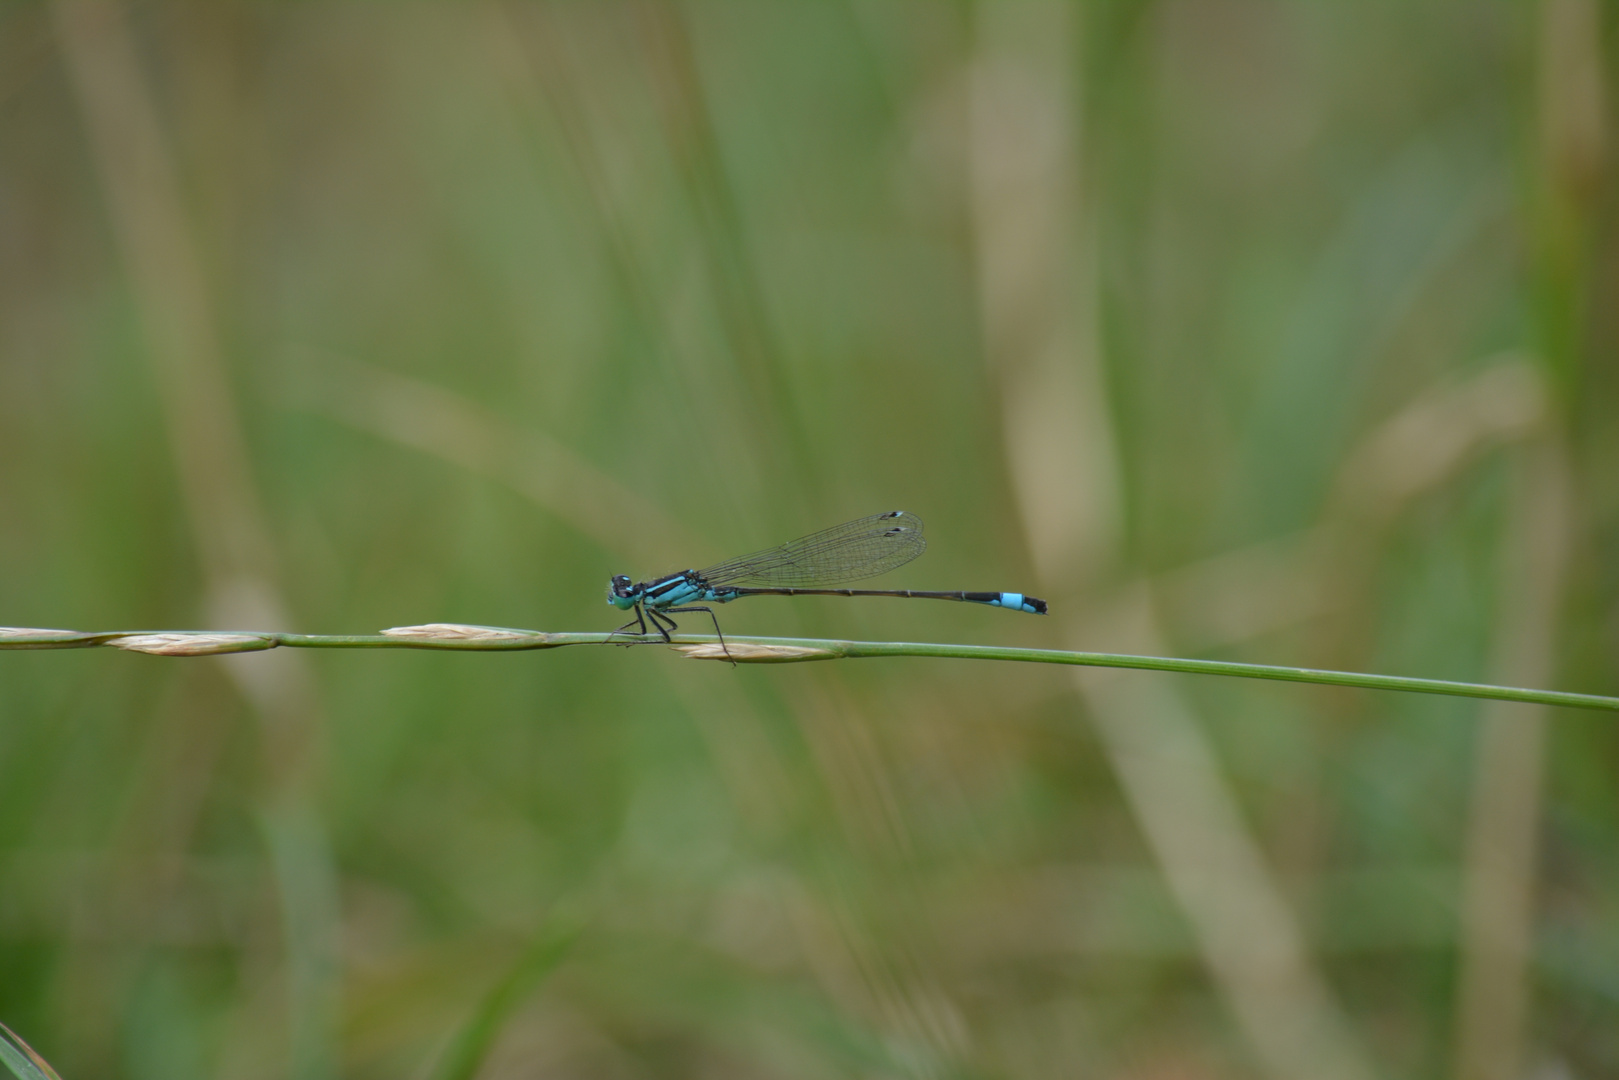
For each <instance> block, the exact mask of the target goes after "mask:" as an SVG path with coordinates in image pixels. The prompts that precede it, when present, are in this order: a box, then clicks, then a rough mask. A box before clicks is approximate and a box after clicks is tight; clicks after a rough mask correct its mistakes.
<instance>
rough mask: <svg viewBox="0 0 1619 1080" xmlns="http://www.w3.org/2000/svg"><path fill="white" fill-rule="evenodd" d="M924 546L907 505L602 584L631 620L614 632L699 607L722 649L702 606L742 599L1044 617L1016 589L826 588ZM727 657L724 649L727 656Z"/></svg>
mask: <svg viewBox="0 0 1619 1080" xmlns="http://www.w3.org/2000/svg"><path fill="white" fill-rule="evenodd" d="M926 548H927V540H925V539H924V538H923V536H922V521H921V519H920V518H918V517H917V516H916V515H915V514H908V513H906V512H905V511H904V510H890V511H889V512H888V513H886V514H873V515H872V516H871V517H863V518H857V519H856V520H854V521H846V522H844V523H843V524H842V525H834V526H832V528H830V529H823V530H821V531H820V532H818V533H810V534H809V535H808V536H801V537H799V538H798V539H797V540H789V541H788V542H787V543H785V544H782V545H781V546H780V547H773V548H766V549H765V550H763V551H755V552H754V553H753V554H751V555H743V556H741V557H740V558H736V559H731V560H729V561H727V562H722V563H718V564H716V565H714V566H710V567H709V568H708V569H707V570H682V571H680V572H679V573H678V574H665V575H664V576H663V577H660V578H654V579H653V580H651V581H641V582H637V583H636V584H634V585H631V584H630V579H629V578H628V577H626V576H625V575H623V574H619V575H617V576H616V577H614V578H613V580H612V581H611V582H610V583H609V585H608V587H607V602H608V603H609V604H612V605H613V606H614V607H616V608H618V609H620V610H622V611H632V610H633V611H634V612H635V618H634V619H632V620H631V621H630V622H627V623H625V624H624V625H623V626H621V627H619V628H618V629H617V630H614V631H613V633H614V634H621V633H623V632H624V631H626V630H628V629H629V628H630V627H632V626H634V627H636V628H637V630H636V632H637V633H638V634H641V635H643V636H644V635H645V634H646V633H647V624H648V623H649V622H650V623H651V624H652V630H653V632H654V633H657V634H659V635H660V636H661V637H662V638H663V640H665V641H668V640H669V632H670V631H671V630H678V629H679V627H678V626H677V625H676V623H675V621H674V619H672V618H670V616H671V615H680V614H683V613H686V612H692V611H701V612H703V613H704V614H706V615H707V616H708V617H709V618H710V619H713V620H714V633H716V634H718V635H719V639H720V646H721V647H722V648H723V647H724V645H725V635H724V634H723V633H721V631H720V621H719V619H718V618H716V617H715V615H714V609H713V608H709V607H704V606H703V605H704V604H729V603H730V602H731V601H732V600H736V599H738V598H740V597H744V596H907V597H912V598H917V599H923V600H962V601H965V602H967V603H969V604H988V605H989V606H990V607H1001V608H1010V609H1012V610H1013V611H1026V612H1028V613H1029V614H1030V615H1044V614H1045V613H1046V602H1045V601H1044V600H1038V599H1036V598H1034V597H1032V596H1025V595H1024V594H1022V593H1014V592H915V591H912V590H910V589H829V588H825V586H827V585H839V584H842V583H843V582H846V581H861V580H863V579H865V578H870V577H876V576H877V575H878V574H886V573H887V572H888V571H890V570H893V569H895V568H897V567H900V566H904V565H905V564H906V563H908V562H910V561H911V560H912V559H914V558H916V557H917V556H918V555H920V554H922V552H923V551H924V550H925V549H926ZM727 655H729V653H727Z"/></svg>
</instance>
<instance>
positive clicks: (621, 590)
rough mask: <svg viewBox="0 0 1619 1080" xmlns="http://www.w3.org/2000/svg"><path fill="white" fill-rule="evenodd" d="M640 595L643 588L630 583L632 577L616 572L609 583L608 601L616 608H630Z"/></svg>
mask: <svg viewBox="0 0 1619 1080" xmlns="http://www.w3.org/2000/svg"><path fill="white" fill-rule="evenodd" d="M640 595H641V590H639V589H637V588H636V587H635V586H634V585H632V584H630V579H629V578H628V577H626V576H625V575H623V574H614V575H613V579H612V580H611V581H609V582H608V583H607V602H608V603H609V604H612V605H613V606H614V607H616V608H622V609H624V610H626V611H627V610H629V609H630V608H632V607H634V606H635V601H636V600H637V599H639V598H640Z"/></svg>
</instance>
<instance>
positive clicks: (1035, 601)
mask: <svg viewBox="0 0 1619 1080" xmlns="http://www.w3.org/2000/svg"><path fill="white" fill-rule="evenodd" d="M734 594H735V595H736V596H903V597H909V598H911V599H916V600H960V601H964V602H966V603H969V604H988V605H989V606H990V607H1000V608H1007V609H1009V610H1011V611H1022V612H1026V613H1028V614H1030V615H1044V614H1045V613H1046V602H1045V601H1044V600H1041V599H1039V598H1038V597H1034V596H1025V595H1024V594H1022V593H1006V592H915V591H913V590H911V589H736V590H734Z"/></svg>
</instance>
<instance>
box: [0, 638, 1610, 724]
mask: <svg viewBox="0 0 1619 1080" xmlns="http://www.w3.org/2000/svg"><path fill="white" fill-rule="evenodd" d="M609 639H611V640H612V642H613V643H615V644H625V645H632V644H660V643H661V639H658V638H635V637H628V636H626V635H623V634H618V635H610V634H606V633H601V632H590V633H545V632H542V631H538V630H517V629H509V628H505V627H475V626H462V625H458V624H455V625H452V624H436V625H435V626H433V627H403V628H400V629H396V630H393V631H386V632H384V633H382V634H280V633H269V632H262V633H261V632H248V631H228V632H227V631H189V630H188V631H110V632H104V633H79V632H76V631H65V630H56V631H52V630H38V631H30V630H18V629H7V630H0V649H82V648H94V647H96V646H101V645H111V646H115V647H118V648H122V649H125V650H128V651H134V652H149V653H154V654H157V655H166V656H203V655H214V654H218V653H228V652H255V651H259V650H262V649H273V648H276V647H278V646H281V647H286V648H298V649H390V648H391V649H399V648H405V649H451V650H467V651H473V652H503V651H518V652H521V651H526V650H530V649H554V648H559V647H561V646H564V645H600V644H603V643H606V642H607V641H608V640H609ZM725 640H726V644H727V645H729V646H730V654H729V656H728V655H727V654H725V653H722V652H721V651H720V650H719V648H718V647H717V646H718V645H719V638H717V637H715V636H713V635H712V634H676V635H674V638H673V643H674V644H675V645H676V646H680V647H682V648H683V650H684V651H685V652H686V654H687V655H688V656H689V657H691V658H692V659H700V660H726V659H735V660H736V661H738V662H741V663H777V664H780V663H796V662H800V661H808V660H853V659H860V658H866V657H889V656H932V657H940V658H949V659H954V660H1010V661H1017V662H1022V663H1030V664H1074V665H1078V666H1081V667H1111V668H1136V669H1140V670H1144V671H1174V672H1180V673H1182V674H1186V675H1226V676H1233V677H1236V678H1243V679H1273V680H1277V681H1280V682H1299V683H1315V684H1318V685H1322V686H1351V687H1356V688H1358V689H1362V690H1399V691H1404V692H1406V693H1415V694H1445V695H1449V696H1451V697H1471V698H1489V699H1491V700H1495V701H1521V702H1524V703H1526V704H1531V705H1560V706H1564V707H1567V708H1573V709H1609V710H1614V711H1619V698H1615V697H1604V696H1601V695H1599V694H1576V693H1570V692H1567V691H1563V690H1532V689H1528V688H1525V687H1517V686H1491V685H1488V684H1485V683H1465V682H1452V681H1450V680H1447V679H1419V678H1412V677H1409V676H1404V675H1373V674H1369V673H1365V672H1357V671H1323V670H1320V669H1318V668H1302V667H1284V666H1279V665H1274V664H1244V663H1238V662H1236V661H1231V660H1188V659H1184V658H1180V657H1169V656H1135V655H1131V654H1128V653H1100V652H1071V651H1067V650H1061V649H1021V648H1012V647H1008V646H1002V645H955V644H946V643H939V642H916V641H839V640H835V639H830V638H778V637H729V638H726V639H725Z"/></svg>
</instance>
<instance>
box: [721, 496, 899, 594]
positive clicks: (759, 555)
mask: <svg viewBox="0 0 1619 1080" xmlns="http://www.w3.org/2000/svg"><path fill="white" fill-rule="evenodd" d="M927 546H928V542H927V541H926V540H925V539H923V537H922V520H921V519H920V518H918V517H916V516H915V515H914V514H907V513H906V512H905V511H903V510H892V511H889V512H888V513H886V514H873V515H872V516H871V517H863V518H857V519H856V520H854V521H845V522H844V523H843V524H842V525H834V526H832V527H831V528H830V529H822V530H821V531H820V532H818V533H810V534H809V535H808V536H801V537H799V538H798V539H797V540H789V541H787V543H785V544H782V545H781V546H780V547H773V548H766V549H765V550H763V551H755V552H754V553H753V554H751V555H743V556H740V557H739V558H735V559H728V560H726V561H725V562H722V563H718V564H716V565H714V566H710V567H709V568H708V569H707V570H700V571H698V573H700V574H702V576H703V579H704V580H705V581H707V582H708V583H709V584H710V585H738V586H742V587H744V588H746V587H749V586H752V587H754V588H787V589H791V588H800V589H808V588H816V587H819V586H822V585H838V584H842V583H843V582H846V581H860V580H861V579H863V578H869V577H876V576H877V575H878V574H886V573H888V571H890V570H892V569H894V568H895V567H897V566H904V565H905V564H906V563H908V562H910V561H911V560H912V559H914V558H916V557H917V556H918V555H920V554H922V552H923V550H925V549H926V548H927Z"/></svg>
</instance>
